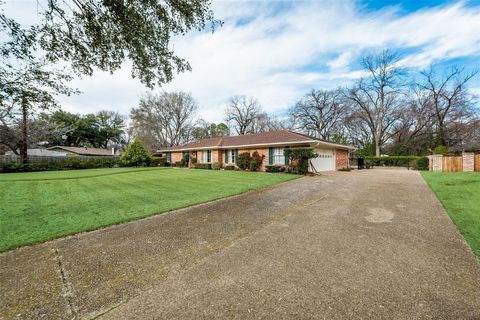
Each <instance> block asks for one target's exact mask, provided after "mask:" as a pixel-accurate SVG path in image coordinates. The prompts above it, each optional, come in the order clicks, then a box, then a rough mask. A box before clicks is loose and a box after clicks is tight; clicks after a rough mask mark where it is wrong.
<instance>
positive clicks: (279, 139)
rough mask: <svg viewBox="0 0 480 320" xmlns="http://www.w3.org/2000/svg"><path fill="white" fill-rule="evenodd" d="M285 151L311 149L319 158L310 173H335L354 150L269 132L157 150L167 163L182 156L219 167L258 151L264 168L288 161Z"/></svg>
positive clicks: (278, 132) (300, 135) (212, 139)
mask: <svg viewBox="0 0 480 320" xmlns="http://www.w3.org/2000/svg"><path fill="white" fill-rule="evenodd" d="M285 148H313V149H314V150H315V152H316V153H317V154H318V157H317V158H314V159H311V165H310V171H313V172H318V171H334V170H339V169H342V168H346V167H349V154H350V152H351V151H352V150H354V149H355V148H354V147H352V146H347V145H343V144H338V143H333V142H329V141H324V140H321V139H317V138H314V137H310V136H307V135H304V134H300V133H296V132H293V131H287V130H278V131H269V132H264V133H256V134H247V135H240V136H230V137H219V138H210V139H203V140H197V141H194V142H190V143H187V144H184V145H181V146H176V147H171V148H166V149H162V150H159V151H158V153H161V154H163V155H165V156H166V158H167V161H168V162H171V163H175V162H177V161H180V160H181V159H182V158H183V156H184V154H185V153H188V154H189V155H190V159H191V158H196V159H197V162H199V163H213V162H219V163H221V164H222V166H225V165H232V164H235V163H236V159H237V157H238V154H239V153H243V152H250V154H252V153H253V152H254V151H257V152H258V153H259V154H260V155H263V156H264V158H263V164H262V166H261V167H260V171H265V166H267V165H276V166H283V165H285V164H287V159H286V158H285V156H284V155H283V150H284V149H285Z"/></svg>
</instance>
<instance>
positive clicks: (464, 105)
mask: <svg viewBox="0 0 480 320" xmlns="http://www.w3.org/2000/svg"><path fill="white" fill-rule="evenodd" d="M476 74H477V72H476V71H475V72H472V73H469V74H465V72H464V69H463V68H458V67H453V68H452V69H450V70H449V71H447V72H446V73H445V74H443V75H442V76H438V75H437V73H436V71H435V69H434V68H433V67H430V69H428V70H425V71H423V72H422V75H423V78H424V81H423V83H422V84H421V86H422V87H423V88H424V89H425V90H427V91H428V92H429V94H430V98H431V100H432V104H433V111H434V115H435V126H436V129H437V136H438V137H437V141H438V143H439V144H442V145H448V144H449V138H448V136H449V134H451V133H452V132H450V129H452V128H453V127H455V124H457V125H458V123H459V122H464V121H466V120H468V119H469V118H470V117H471V116H472V115H473V114H472V110H471V108H472V103H471V102H472V95H470V94H469V92H468V90H467V87H466V84H467V82H468V81H469V80H470V79H472V78H473V77H474V76H475V75H476Z"/></svg>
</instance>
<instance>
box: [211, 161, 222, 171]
mask: <svg viewBox="0 0 480 320" xmlns="http://www.w3.org/2000/svg"><path fill="white" fill-rule="evenodd" d="M220 168H222V163H221V162H213V163H212V169H213V170H220Z"/></svg>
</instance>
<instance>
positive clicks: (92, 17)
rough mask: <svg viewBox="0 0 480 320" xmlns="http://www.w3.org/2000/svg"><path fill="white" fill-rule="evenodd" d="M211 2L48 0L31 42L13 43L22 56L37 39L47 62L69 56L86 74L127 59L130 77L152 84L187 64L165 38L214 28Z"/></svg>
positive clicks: (75, 67) (115, 67) (110, 68)
mask: <svg viewBox="0 0 480 320" xmlns="http://www.w3.org/2000/svg"><path fill="white" fill-rule="evenodd" d="M210 6H211V1H209V0H165V1H157V0H147V1H145V0H129V1H117V0H105V1H97V0H74V1H63V0H49V1H45V5H44V6H40V7H39V10H40V11H39V15H41V16H42V19H41V23H40V24H39V25H36V26H33V27H32V28H31V31H32V32H31V36H32V38H31V39H29V40H30V42H31V43H30V44H29V43H28V42H23V43H17V45H16V46H15V48H16V50H17V51H18V53H19V54H20V55H23V53H24V52H22V50H23V49H24V46H23V45H24V44H25V45H27V46H28V45H31V44H32V43H38V44H39V46H40V48H41V49H42V51H43V52H45V58H46V59H47V60H48V61H50V62H54V63H56V62H61V61H68V62H70V64H71V67H72V68H73V70H74V71H75V72H76V73H78V74H86V75H92V73H93V70H94V69H95V68H98V69H100V70H104V71H109V72H113V71H115V70H118V69H120V67H121V66H122V63H124V62H125V61H127V60H129V61H130V62H131V63H132V76H133V77H136V78H139V79H140V80H141V82H142V83H144V84H146V85H147V86H149V87H153V86H154V85H155V84H156V83H158V84H162V83H166V82H169V81H171V80H172V78H173V74H174V73H175V72H177V73H178V72H184V71H186V70H190V69H191V67H190V65H189V63H188V62H187V61H185V60H184V59H182V58H180V57H178V56H177V55H176V54H175V52H173V50H172V49H171V47H172V46H171V43H170V38H171V37H172V36H179V35H184V34H186V33H187V32H189V31H191V30H202V29H204V28H205V27H207V26H208V25H210V26H211V27H212V30H214V28H215V26H217V25H218V23H219V22H218V21H215V20H214V18H213V12H212V10H211V9H210ZM4 20H7V18H6V17H4ZM10 21H12V23H11V24H10V25H14V26H15V27H18V30H20V31H19V32H21V29H20V28H19V25H18V24H15V21H13V20H11V19H10Z"/></svg>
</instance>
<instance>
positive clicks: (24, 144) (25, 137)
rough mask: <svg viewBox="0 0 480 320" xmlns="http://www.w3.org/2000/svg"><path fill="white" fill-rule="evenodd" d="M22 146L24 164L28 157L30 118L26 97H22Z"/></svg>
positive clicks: (21, 154)
mask: <svg viewBox="0 0 480 320" xmlns="http://www.w3.org/2000/svg"><path fill="white" fill-rule="evenodd" d="M21 107H22V144H21V148H20V156H21V158H22V162H23V163H27V161H28V155H27V149H28V141H27V140H28V128H27V117H28V103H27V99H26V98H25V97H22V104H21Z"/></svg>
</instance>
